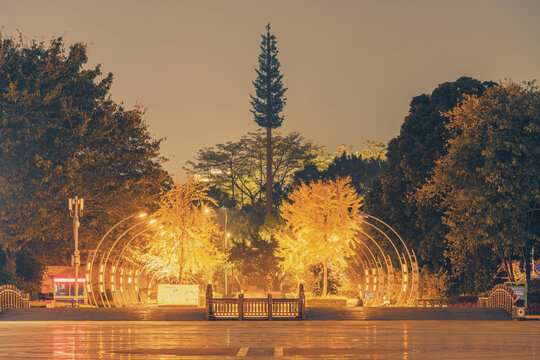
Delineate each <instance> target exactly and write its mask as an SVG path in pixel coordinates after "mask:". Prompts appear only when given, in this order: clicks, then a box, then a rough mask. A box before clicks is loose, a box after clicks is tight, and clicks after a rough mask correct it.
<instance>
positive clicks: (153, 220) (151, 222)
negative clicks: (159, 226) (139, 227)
mask: <svg viewBox="0 0 540 360" xmlns="http://www.w3.org/2000/svg"><path fill="white" fill-rule="evenodd" d="M156 222H157V220H156V219H152V220H150V221H149V223H150V224H154V223H156Z"/></svg>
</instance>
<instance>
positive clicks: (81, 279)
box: [54, 278, 85, 283]
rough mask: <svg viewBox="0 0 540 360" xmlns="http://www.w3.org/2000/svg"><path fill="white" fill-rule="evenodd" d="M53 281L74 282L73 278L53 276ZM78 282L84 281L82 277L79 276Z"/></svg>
mask: <svg viewBox="0 0 540 360" xmlns="http://www.w3.org/2000/svg"><path fill="white" fill-rule="evenodd" d="M54 282H55V283H61V282H69V283H72V282H75V278H54ZM79 282H81V283H83V282H85V280H84V278H79Z"/></svg>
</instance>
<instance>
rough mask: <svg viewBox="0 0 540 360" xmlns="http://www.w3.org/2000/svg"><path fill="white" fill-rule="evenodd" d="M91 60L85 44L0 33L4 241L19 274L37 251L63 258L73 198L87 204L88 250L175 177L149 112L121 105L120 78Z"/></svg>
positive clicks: (84, 238) (84, 239)
mask: <svg viewBox="0 0 540 360" xmlns="http://www.w3.org/2000/svg"><path fill="white" fill-rule="evenodd" d="M87 60H88V58H87V50H86V46H85V45H84V44H82V43H75V44H73V45H70V46H69V50H66V49H65V44H64V40H63V39H62V38H56V39H53V40H52V41H51V42H50V43H44V42H36V41H31V42H29V43H26V42H24V41H22V40H15V39H13V38H11V37H8V36H5V35H3V34H0V153H1V156H0V198H1V199H2V201H1V202H0V244H1V248H2V250H3V251H4V253H5V256H6V264H7V265H8V266H9V267H10V268H12V269H13V268H14V266H15V263H16V259H17V257H18V254H19V253H20V252H21V251H22V250H23V249H24V248H25V247H26V248H28V246H29V245H32V246H36V247H39V246H42V248H41V249H40V250H41V251H42V252H44V253H47V252H48V251H49V252H50V251H56V256H55V257H56V259H57V260H55V261H62V260H61V259H62V258H64V254H66V252H67V249H68V248H70V247H71V246H69V247H68V245H67V244H66V240H67V239H70V238H71V231H72V227H71V225H70V221H71V220H70V218H69V215H68V214H69V212H68V211H67V205H66V204H67V199H68V198H69V197H73V196H75V195H78V196H79V197H81V198H84V199H85V205H86V206H85V208H86V211H85V217H84V218H83V219H82V220H81V222H82V227H81V247H82V250H83V252H84V250H85V249H86V250H88V249H89V248H90V247H91V244H92V241H94V240H96V238H97V237H98V236H100V235H102V234H103V232H104V231H103V230H104V228H106V227H107V226H110V225H111V222H112V223H113V224H114V223H115V222H116V221H117V220H118V219H119V218H122V217H124V216H125V214H126V213H127V214H129V213H131V212H134V211H136V210H137V209H139V208H147V207H150V206H152V205H153V203H154V201H155V199H156V198H157V196H158V194H159V191H160V188H161V186H162V184H163V183H164V182H166V181H167V180H168V176H167V174H166V173H165V171H164V170H163V169H162V167H161V163H162V161H163V160H164V159H163V158H162V157H161V156H160V154H159V147H160V140H154V139H152V138H151V137H150V134H149V133H148V130H147V125H146V123H145V120H144V109H142V108H140V107H135V108H134V109H126V108H125V107H124V106H123V105H119V104H117V103H115V102H114V101H112V100H111V98H110V95H109V91H110V87H111V84H112V80H113V77H112V74H108V75H106V76H103V75H102V72H101V67H100V66H99V65H98V66H96V67H95V68H87V67H86V63H87ZM45 244H47V245H46V246H45ZM44 260H45V259H44ZM51 260H52V259H51Z"/></svg>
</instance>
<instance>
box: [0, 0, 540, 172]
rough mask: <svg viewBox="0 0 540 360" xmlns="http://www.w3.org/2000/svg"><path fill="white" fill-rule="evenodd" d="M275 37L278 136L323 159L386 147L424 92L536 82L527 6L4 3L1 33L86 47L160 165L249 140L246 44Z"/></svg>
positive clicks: (534, 39) (537, 45)
mask: <svg viewBox="0 0 540 360" xmlns="http://www.w3.org/2000/svg"><path fill="white" fill-rule="evenodd" d="M268 19H270V22H271V25H272V31H273V33H274V34H275V35H276V36H277V41H278V49H279V51H280V54H279V59H280V62H281V64H282V72H283V74H284V84H285V86H286V87H288V88H289V90H288V91H287V93H286V96H287V99H288V103H287V106H286V108H285V121H284V123H283V126H282V127H281V128H280V129H279V131H281V132H284V133H287V132H291V131H297V132H300V133H301V134H302V135H304V136H305V137H307V138H309V139H313V140H315V141H317V142H319V143H320V144H322V145H325V146H327V147H328V148H329V150H331V151H333V150H334V149H335V148H336V147H337V145H339V144H347V145H353V146H354V147H355V148H356V149H360V148H361V147H362V143H363V141H364V140H367V139H371V140H380V141H385V142H386V141H388V140H389V139H391V138H392V137H394V136H396V135H397V134H398V133H399V127H400V125H401V123H402V121H403V117H404V116H405V115H406V113H407V112H408V105H409V102H410V100H411V97H413V96H416V95H419V94H421V93H425V92H431V91H432V90H433V88H435V87H436V86H437V85H438V84H440V83H442V82H445V81H453V80H456V79H457V78H458V77H460V76H471V77H475V78H478V79H480V80H493V81H498V80H501V79H504V78H512V79H514V80H518V81H521V80H532V79H536V78H539V76H540V66H539V65H540V62H539V59H540V41H539V40H538V39H539V35H540V21H539V19H540V1H517V0H516V1H495V0H486V1H474V0H468V1H442V0H441V1H437V0H429V1H428V0H424V1H352V0H350V1H346V0H341V1H338V0H332V1H330V0H328V1H315V0H303V1H301V0H288V1H276V0H273V1H254V0H246V1H204V0H199V1H134V0H131V1H97V0H94V1H86V2H82V1H73V0H67V1H24V0H21V1H13V0H10V1H6V0H0V25H2V26H3V27H4V29H3V32H4V33H10V34H13V33H15V31H16V30H17V29H18V30H20V31H22V33H23V34H24V35H25V37H27V38H34V37H35V38H38V39H42V40H49V39H50V38H51V37H52V36H58V35H62V36H64V38H65V39H66V40H67V41H68V42H70V43H72V42H75V41H82V42H85V43H88V44H89V45H90V46H89V56H90V64H92V65H95V64H97V63H101V64H102V65H103V70H104V71H105V72H112V73H113V74H114V76H115V81H114V85H113V89H112V93H113V97H114V99H115V100H116V101H118V102H121V101H122V102H124V103H125V104H126V105H127V106H128V107H131V106H133V104H134V103H135V102H136V101H140V102H141V103H142V104H143V105H146V106H148V112H147V121H148V124H149V126H150V131H151V133H152V134H153V135H154V136H156V137H167V140H166V141H165V142H164V144H163V147H162V150H163V153H164V154H165V155H166V156H168V157H169V158H170V162H169V163H168V164H166V168H167V169H169V170H171V171H175V170H178V169H180V168H181V167H182V166H183V165H184V163H185V162H186V161H187V160H190V159H192V158H193V156H194V155H195V153H196V151H197V150H198V149H199V148H201V147H204V146H211V145H214V144H217V143H220V142H225V141H228V140H237V139H239V138H240V137H241V136H242V135H243V134H245V133H246V132H247V131H253V130H256V129H257V126H256V124H255V123H254V121H253V119H252V116H251V113H250V112H249V110H250V105H249V93H250V92H252V91H253V90H252V85H251V81H252V80H254V79H255V72H254V68H255V67H256V65H257V56H258V54H259V43H260V34H261V33H262V32H263V31H264V26H265V24H266V22H267V20H268Z"/></svg>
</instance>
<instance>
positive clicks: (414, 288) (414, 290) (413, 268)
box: [362, 213, 419, 304]
mask: <svg viewBox="0 0 540 360" xmlns="http://www.w3.org/2000/svg"><path fill="white" fill-rule="evenodd" d="M362 216H366V217H368V218H372V219H374V220H376V221H378V222H380V223H382V224H383V225H385V226H386V227H387V228H388V229H390V231H392V232H393V233H394V235H396V236H397V238H398V239H399V240H400V241H401V244H402V245H403V247H404V249H405V252H406V254H407V256H408V258H409V261H410V264H411V271H412V272H413V276H412V281H411V286H410V288H411V291H410V293H409V297H408V300H407V304H412V303H413V301H414V299H413V298H412V297H413V294H415V293H417V292H418V281H415V280H419V278H418V274H414V273H415V272H416V273H417V272H418V263H417V262H416V255H411V251H410V250H409V248H408V247H407V244H405V241H403V238H402V237H401V236H400V235H399V234H398V233H397V231H396V230H394V228H393V227H391V226H390V225H388V224H387V223H386V222H384V221H383V220H381V219H379V218H378V217H376V216H373V215H370V214H366V213H363V214H362ZM413 256H414V261H413ZM415 263H416V266H415Z"/></svg>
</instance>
